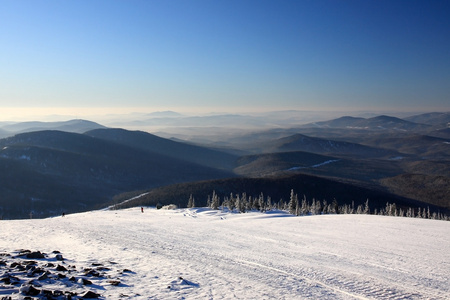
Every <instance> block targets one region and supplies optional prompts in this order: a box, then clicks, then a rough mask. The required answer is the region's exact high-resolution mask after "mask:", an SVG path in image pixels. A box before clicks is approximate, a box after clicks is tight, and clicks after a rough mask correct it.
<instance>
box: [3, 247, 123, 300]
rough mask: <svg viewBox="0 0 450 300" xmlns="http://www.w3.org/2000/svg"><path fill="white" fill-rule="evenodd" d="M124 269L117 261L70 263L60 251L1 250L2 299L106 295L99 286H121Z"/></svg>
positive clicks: (100, 296)
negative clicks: (50, 252) (118, 265)
mask: <svg viewBox="0 0 450 300" xmlns="http://www.w3.org/2000/svg"><path fill="white" fill-rule="evenodd" d="M124 273H132V272H131V271H130V270H128V269H123V270H120V269H118V268H117V264H116V263H114V262H107V263H105V264H104V263H91V264H90V265H89V266H84V267H81V268H80V267H77V266H75V265H70V264H68V263H67V260H66V259H65V258H64V257H63V255H62V254H61V253H60V252H59V251H53V253H52V254H51V255H48V254H45V253H42V252H40V251H34V252H33V251H30V250H17V251H15V252H12V253H0V300H13V299H23V300H37V299H42V300H45V299H48V300H62V299H74V300H76V299H103V297H102V295H101V294H99V293H97V291H98V289H101V290H104V286H105V285H112V286H120V285H121V281H120V276H122V275H123V274H124Z"/></svg>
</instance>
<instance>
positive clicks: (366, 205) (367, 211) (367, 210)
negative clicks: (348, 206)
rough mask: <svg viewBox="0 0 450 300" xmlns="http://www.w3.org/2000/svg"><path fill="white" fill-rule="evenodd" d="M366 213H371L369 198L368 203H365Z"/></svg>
mask: <svg viewBox="0 0 450 300" xmlns="http://www.w3.org/2000/svg"><path fill="white" fill-rule="evenodd" d="M363 213H364V214H366V215H368V214H370V209H369V199H367V200H366V203H365V205H364V212H363Z"/></svg>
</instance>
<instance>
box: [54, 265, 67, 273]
mask: <svg viewBox="0 0 450 300" xmlns="http://www.w3.org/2000/svg"><path fill="white" fill-rule="evenodd" d="M56 271H60V272H67V269H66V267H64V266H61V265H58V266H57V267H56Z"/></svg>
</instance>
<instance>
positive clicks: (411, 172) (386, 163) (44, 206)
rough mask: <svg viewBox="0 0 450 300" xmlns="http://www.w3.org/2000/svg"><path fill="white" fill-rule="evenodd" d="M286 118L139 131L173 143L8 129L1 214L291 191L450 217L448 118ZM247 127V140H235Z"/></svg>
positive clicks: (65, 130) (111, 130)
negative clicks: (304, 120) (144, 195)
mask: <svg viewBox="0 0 450 300" xmlns="http://www.w3.org/2000/svg"><path fill="white" fill-rule="evenodd" d="M284 115H286V114H284ZM289 115H290V117H291V119H290V121H288V122H286V121H285V120H284V119H283V118H281V117H279V115H276V114H275V115H274V116H278V117H277V118H276V117H272V118H266V120H267V121H268V122H269V121H270V123H271V124H272V125H269V124H268V123H264V118H261V117H251V116H237V115H223V116H217V117H216V118H213V117H204V118H203V117H198V118H192V117H190V118H184V117H183V116H182V115H179V114H159V115H156V116H154V118H148V119H145V120H141V121H139V122H138V121H137V120H135V121H134V123H133V125H134V126H137V124H140V125H141V126H143V127H142V128H146V127H145V126H148V124H155V123H158V124H159V125H161V126H162V125H164V124H170V127H166V129H168V131H167V132H166V133H164V128H163V127H159V131H158V132H157V134H158V135H155V134H151V133H149V132H145V131H143V130H129V129H125V128H126V126H127V125H130V124H128V123H123V124H122V125H123V126H124V128H117V127H107V126H104V125H100V124H97V123H94V122H91V121H85V120H71V121H67V122H48V123H46V122H25V123H11V122H7V123H2V124H0V132H1V133H2V134H3V135H4V137H3V138H2V139H0V171H1V172H0V177H1V178H0V216H1V217H2V218H3V219H10V218H29V217H30V216H33V217H35V218H40V217H48V216H52V215H59V214H61V213H62V212H65V213H73V212H80V211H87V210H91V209H96V208H101V207H106V206H108V205H112V204H117V203H118V202H120V201H123V200H126V199H127V197H128V196H136V195H138V194H141V193H144V192H153V193H150V194H149V195H158V196H157V197H156V198H155V197H153V198H152V197H150V196H147V198H146V199H147V200H145V199H144V198H142V199H137V200H136V201H139V203H140V204H136V205H147V204H148V205H156V204H157V203H160V204H162V205H166V204H170V203H175V204H177V205H178V206H181V207H184V206H186V205H187V202H188V199H189V196H190V194H193V196H194V197H195V198H196V199H197V203H198V204H199V205H200V204H206V199H207V196H208V195H209V194H211V193H212V192H213V191H216V192H217V193H219V194H220V195H221V197H224V196H227V195H229V194H230V193H234V194H241V193H247V195H249V196H252V197H258V196H259V195H260V194H261V193H263V194H264V195H265V196H269V197H271V198H272V199H274V201H279V200H280V199H284V200H286V199H288V198H289V193H290V190H291V189H294V190H295V191H296V193H299V194H300V195H305V196H307V197H308V199H309V200H311V199H313V198H316V199H318V200H326V201H328V202H331V201H333V199H336V200H337V201H338V202H339V204H340V205H343V204H350V203H352V202H356V203H363V202H364V201H366V200H367V199H369V200H370V202H371V204H372V209H375V208H382V207H384V206H385V204H386V202H390V203H392V202H395V203H397V204H398V205H401V206H404V207H410V206H413V207H421V208H427V207H430V209H431V210H433V211H435V212H442V213H446V214H448V212H449V210H450V189H449V186H450V185H449V183H450V163H449V162H450V131H449V130H450V128H449V125H448V124H449V122H450V113H428V114H422V115H415V116H410V117H405V118H404V119H400V118H396V117H390V116H385V115H380V116H376V117H369V118H362V117H340V118H337V119H332V120H329V121H317V122H312V123H306V124H298V123H297V122H298V120H297V119H295V118H292V116H293V112H290V114H289ZM208 122H212V123H213V124H217V125H219V124H221V125H222V127H220V128H219V129H220V130H219V129H218V128H216V127H214V126H213V127H210V128H209V131H208V134H205V135H204V136H203V137H202V138H199V136H198V135H199V134H201V133H202V132H204V131H205V130H207V129H208V127H207V126H206V124H208ZM289 122H290V123H289ZM287 123H288V124H287ZM180 124H184V126H183V127H179V133H178V134H176V135H175V134H173V135H171V134H170V133H169V132H172V131H173V130H175V129H176V128H177V127H176V126H177V125H180ZM227 124H228V125H227ZM248 124H253V125H252V126H249V127H245V126H248ZM274 124H278V125H276V128H275V127H273V126H274ZM296 124H297V125H296ZM187 125H188V126H187ZM282 125H284V127H282ZM239 126H242V130H240V131H236V130H233V128H237V127H239ZM270 126H272V127H270ZM255 127H259V128H260V129H256V128H255ZM134 128H135V129H139V127H137V128H136V127H134ZM195 135H197V136H196V138H193V136H195ZM175 136H176V138H175ZM155 199H157V200H155ZM145 201H149V202H148V203H146V202H145ZM130 205H131V204H130Z"/></svg>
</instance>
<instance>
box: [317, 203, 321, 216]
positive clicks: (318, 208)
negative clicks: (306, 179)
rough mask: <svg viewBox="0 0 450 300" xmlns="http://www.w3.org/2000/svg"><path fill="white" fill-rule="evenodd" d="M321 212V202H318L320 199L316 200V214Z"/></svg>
mask: <svg viewBox="0 0 450 300" xmlns="http://www.w3.org/2000/svg"><path fill="white" fill-rule="evenodd" d="M320 214H322V204H320V200H317V201H316V215H320Z"/></svg>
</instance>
